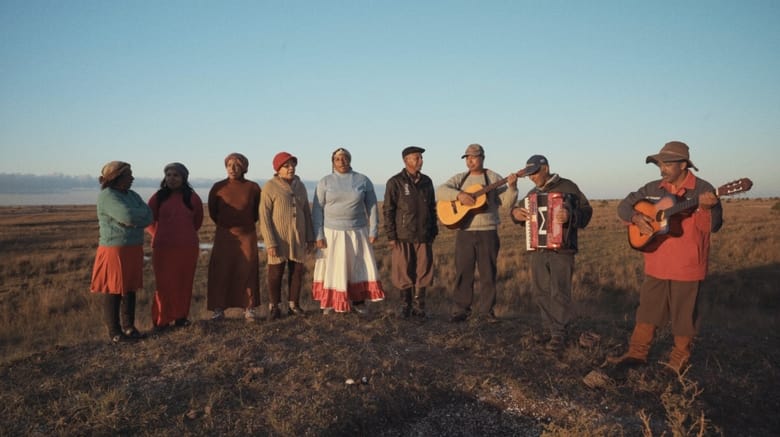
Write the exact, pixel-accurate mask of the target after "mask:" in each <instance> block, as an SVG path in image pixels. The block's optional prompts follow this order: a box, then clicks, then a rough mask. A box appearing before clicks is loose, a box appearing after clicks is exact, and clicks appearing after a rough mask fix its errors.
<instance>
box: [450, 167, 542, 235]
mask: <svg viewBox="0 0 780 437" xmlns="http://www.w3.org/2000/svg"><path fill="white" fill-rule="evenodd" d="M527 173H528V169H527V168H524V169H522V170H520V171H518V172H517V173H515V175H517V177H518V178H521V177H523V176H526V175H527ZM507 179H509V177H505V178H503V179H501V180H498V181H495V182H493V183H492V184H490V185H481V184H474V185H471V186H469V187H466V188H465V189H464V190H463V192H464V193H467V194H469V195H471V197H472V198H473V199H474V204H473V205H464V204H462V203H461V202H460V201H459V200H440V201H438V202H436V214H437V215H438V216H439V221H441V223H442V224H443V225H444V226H447V227H448V228H450V229H455V228H458V227H459V226H460V223H461V222H462V221H463V219H464V218H466V217H467V216H468V215H469V213H471V212H472V211H479V210H481V209H482V208H484V207H485V205H487V193H489V192H491V191H493V190H495V189H496V188H498V187H500V186H502V185H504V184H506V181H507Z"/></svg>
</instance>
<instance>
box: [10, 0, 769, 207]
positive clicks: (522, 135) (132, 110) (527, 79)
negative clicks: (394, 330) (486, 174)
mask: <svg viewBox="0 0 780 437" xmlns="http://www.w3.org/2000/svg"><path fill="white" fill-rule="evenodd" d="M778 23H780V2H779V1H776V0H768V1H750V0H747V1H733V0H732V1H715V0H713V1H653V2H646V1H641V2H640V1H630V0H629V1H625V0H622V1H555V0H552V1H542V0H538V1H520V0H517V1H440V2H439V1H436V2H434V1H424V0H417V1H367V0H366V1H311V2H304V1H194V0H188V1H173V0H161V1H152V0H148V1H134V0H128V1H111V0H109V1H106V0H99V1H78V0H69V1H60V0H56V1H40V0H22V1H15V0H0V173H32V174H51V173H63V174H67V175H85V174H89V175H94V176H97V175H98V174H99V171H100V168H101V167H102V165H103V164H104V163H105V162H107V161H110V160H124V161H128V162H130V163H131V164H132V166H133V170H134V173H135V174H136V175H137V176H147V177H156V176H162V167H163V166H164V165H165V164H166V163H168V162H171V161H181V162H183V163H185V164H186V165H187V166H188V167H189V169H190V176H191V177H197V178H214V179H221V178H223V177H224V176H225V172H224V166H223V158H224V157H225V155H227V154H228V153H230V152H233V151H238V152H242V153H244V154H245V155H246V156H247V157H248V158H249V161H250V165H249V173H248V175H247V176H248V177H250V178H252V179H266V178H268V177H270V176H271V174H272V173H273V171H272V168H271V161H272V159H273V156H274V155H275V154H276V153H277V152H279V151H282V150H286V151H289V152H290V153H293V154H294V155H296V156H298V157H299V168H298V173H299V175H300V176H301V177H302V178H303V179H307V180H317V179H319V178H320V177H322V176H324V175H325V174H327V173H329V172H330V155H331V152H332V150H333V149H335V148H336V147H337V146H344V147H346V148H348V149H349V150H350V151H351V152H352V155H353V167H354V169H355V170H356V171H359V172H361V173H364V174H366V175H368V176H369V177H370V178H371V179H372V180H373V181H374V182H375V183H378V184H383V183H384V182H385V181H386V180H387V179H388V178H389V177H390V176H392V175H393V174H395V173H397V172H398V171H399V170H400V169H401V167H402V162H401V156H400V152H401V149H402V148H403V147H404V146H406V145H421V146H423V147H425V148H426V149H427V152H426V153H425V154H424V162H425V164H424V168H423V172H424V173H426V174H428V175H430V176H431V177H432V178H433V180H434V183H435V184H437V185H438V184H441V183H443V182H444V181H445V180H446V179H447V178H449V177H450V176H452V175H453V174H454V173H456V172H460V171H464V170H465V164H464V162H463V160H461V159H460V156H461V155H462V154H463V151H464V149H465V148H466V146H467V145H468V144H469V143H472V142H479V143H481V144H482V145H483V146H484V147H485V149H486V154H487V158H486V161H485V165H486V166H487V167H488V168H491V169H493V170H496V171H498V172H499V173H501V174H504V175H506V174H507V173H508V172H510V171H516V170H518V169H519V168H521V167H523V166H524V164H525V161H526V159H527V158H528V157H529V156H530V155H532V154H536V153H541V154H545V155H546V156H547V157H548V159H549V160H550V163H551V170H552V171H553V172H558V173H560V174H561V175H562V176H564V177H568V178H570V179H573V180H574V181H575V182H576V183H578V184H579V186H580V188H581V189H582V190H583V191H584V192H585V194H586V195H588V197H590V198H594V199H598V198H622V197H623V196H625V194H626V193H628V192H629V191H632V190H634V189H636V188H637V187H639V186H640V185H641V184H643V183H645V182H647V181H649V180H651V179H656V178H657V177H658V170H657V168H656V167H655V166H653V165H650V164H645V157H646V156H647V155H649V154H653V153H656V152H658V150H659V149H660V148H661V146H662V145H663V144H664V143H665V142H666V141H669V140H682V141H685V142H687V143H688V144H689V145H690V146H691V153H692V160H693V162H694V163H695V164H696V166H697V167H699V169H700V170H701V171H700V172H699V173H698V175H699V176H700V177H703V178H704V179H707V180H709V181H710V182H711V183H712V184H713V185H715V186H718V185H721V184H723V183H725V182H728V181H730V180H733V179H736V178H739V177H745V176H749V177H751V178H752V179H753V181H754V183H755V184H756V185H755V188H754V191H753V192H752V193H751V194H752V195H755V196H777V195H780V168H779V166H778V162H780V147H778V145H779V144H780V24H778ZM530 187H531V183H530V181H528V180H521V182H520V183H519V188H520V191H521V192H525V190H527V189H529V188H530Z"/></svg>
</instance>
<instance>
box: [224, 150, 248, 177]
mask: <svg viewBox="0 0 780 437" xmlns="http://www.w3.org/2000/svg"><path fill="white" fill-rule="evenodd" d="M231 159H235V160H236V161H238V163H239V164H240V165H241V172H242V173H246V172H247V170H249V160H248V159H246V156H244V155H242V154H240V153H237V152H233V153H231V154H230V155H228V156H226V157H225V167H227V165H228V161H230V160H231Z"/></svg>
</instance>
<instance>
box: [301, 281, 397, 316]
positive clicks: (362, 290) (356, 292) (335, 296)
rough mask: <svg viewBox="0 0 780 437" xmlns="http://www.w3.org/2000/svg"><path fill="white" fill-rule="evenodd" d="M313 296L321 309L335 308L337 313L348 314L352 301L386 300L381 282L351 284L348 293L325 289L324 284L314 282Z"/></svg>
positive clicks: (348, 285) (348, 286)
mask: <svg viewBox="0 0 780 437" xmlns="http://www.w3.org/2000/svg"><path fill="white" fill-rule="evenodd" d="M311 295H312V299H313V300H316V301H319V302H320V309H326V308H333V310H334V311H336V312H337V313H344V312H348V311H349V310H350V309H351V305H350V302H352V301H361V300H368V301H371V302H379V301H381V300H384V299H385V292H384V289H383V288H382V282H381V281H364V282H350V283H349V284H347V291H344V290H336V289H333V288H324V287H323V284H322V282H314V283H313V284H312V287H311Z"/></svg>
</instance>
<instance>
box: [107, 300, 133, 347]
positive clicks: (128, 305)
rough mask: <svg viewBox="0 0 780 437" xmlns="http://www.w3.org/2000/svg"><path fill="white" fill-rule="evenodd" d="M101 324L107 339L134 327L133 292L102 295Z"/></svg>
mask: <svg viewBox="0 0 780 437" xmlns="http://www.w3.org/2000/svg"><path fill="white" fill-rule="evenodd" d="M103 323H105V325H106V328H108V335H109V337H114V336H116V335H119V334H121V333H122V331H126V330H128V329H132V328H133V327H135V292H130V293H126V294H124V295H122V294H109V293H106V294H104V295H103Z"/></svg>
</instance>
